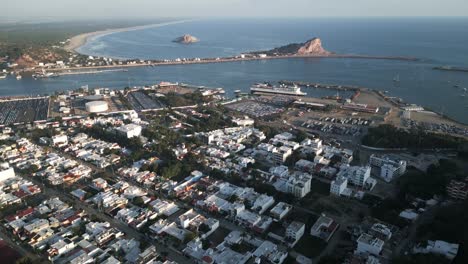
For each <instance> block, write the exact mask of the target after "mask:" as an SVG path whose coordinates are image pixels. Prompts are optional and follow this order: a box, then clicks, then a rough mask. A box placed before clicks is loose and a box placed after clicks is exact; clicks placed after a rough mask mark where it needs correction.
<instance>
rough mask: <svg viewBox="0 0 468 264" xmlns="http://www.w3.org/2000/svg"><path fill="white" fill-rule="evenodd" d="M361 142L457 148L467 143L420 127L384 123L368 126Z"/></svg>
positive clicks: (374, 145) (421, 147)
mask: <svg viewBox="0 0 468 264" xmlns="http://www.w3.org/2000/svg"><path fill="white" fill-rule="evenodd" d="M362 144H363V145H366V146H369V147H376V148H409V149H436V148H451V149H458V148H460V147H462V146H463V145H464V144H467V141H466V140H465V139H462V138H458V137H452V136H448V135H442V134H435V133H429V132H426V131H424V130H422V129H419V130H405V129H400V128H397V127H395V126H392V125H388V124H384V125H380V126H378V127H375V128H369V131H368V133H367V134H366V135H365V136H364V137H363V139H362Z"/></svg>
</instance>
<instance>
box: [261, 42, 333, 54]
mask: <svg viewBox="0 0 468 264" xmlns="http://www.w3.org/2000/svg"><path fill="white" fill-rule="evenodd" d="M253 53H255V54H259V53H264V54H267V55H301V56H307V55H310V56H330V55H333V54H334V53H333V52H330V51H327V50H325V49H324V48H323V47H322V41H321V40H320V39H319V38H313V39H310V40H308V41H306V42H304V43H291V44H288V45H286V46H282V47H279V48H274V49H271V50H268V51H258V52H253Z"/></svg>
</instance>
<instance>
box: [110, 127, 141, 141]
mask: <svg viewBox="0 0 468 264" xmlns="http://www.w3.org/2000/svg"><path fill="white" fill-rule="evenodd" d="M116 130H117V131H118V132H119V133H121V134H123V135H124V136H126V137H127V138H132V137H139V136H140V135H141V130H142V128H141V126H139V125H135V124H128V125H123V126H120V127H117V128H116Z"/></svg>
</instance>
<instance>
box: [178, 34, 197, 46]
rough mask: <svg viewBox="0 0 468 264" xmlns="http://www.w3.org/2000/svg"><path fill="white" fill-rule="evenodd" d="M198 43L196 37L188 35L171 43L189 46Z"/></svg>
mask: <svg viewBox="0 0 468 264" xmlns="http://www.w3.org/2000/svg"><path fill="white" fill-rule="evenodd" d="M198 41H199V40H198V39H197V38H196V37H194V36H191V35H188V34H185V35H183V36H182V37H178V38H176V39H174V40H173V42H177V43H182V44H190V43H195V42H198Z"/></svg>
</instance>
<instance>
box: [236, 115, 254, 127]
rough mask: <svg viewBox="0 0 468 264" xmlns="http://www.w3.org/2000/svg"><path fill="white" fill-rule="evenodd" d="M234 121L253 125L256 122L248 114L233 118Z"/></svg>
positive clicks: (237, 123) (242, 124) (240, 124)
mask: <svg viewBox="0 0 468 264" xmlns="http://www.w3.org/2000/svg"><path fill="white" fill-rule="evenodd" d="M232 122H233V123H235V124H236V125H238V126H253V125H254V123H255V121H254V120H253V119H252V118H250V117H248V116H246V117H244V118H234V119H232Z"/></svg>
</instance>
